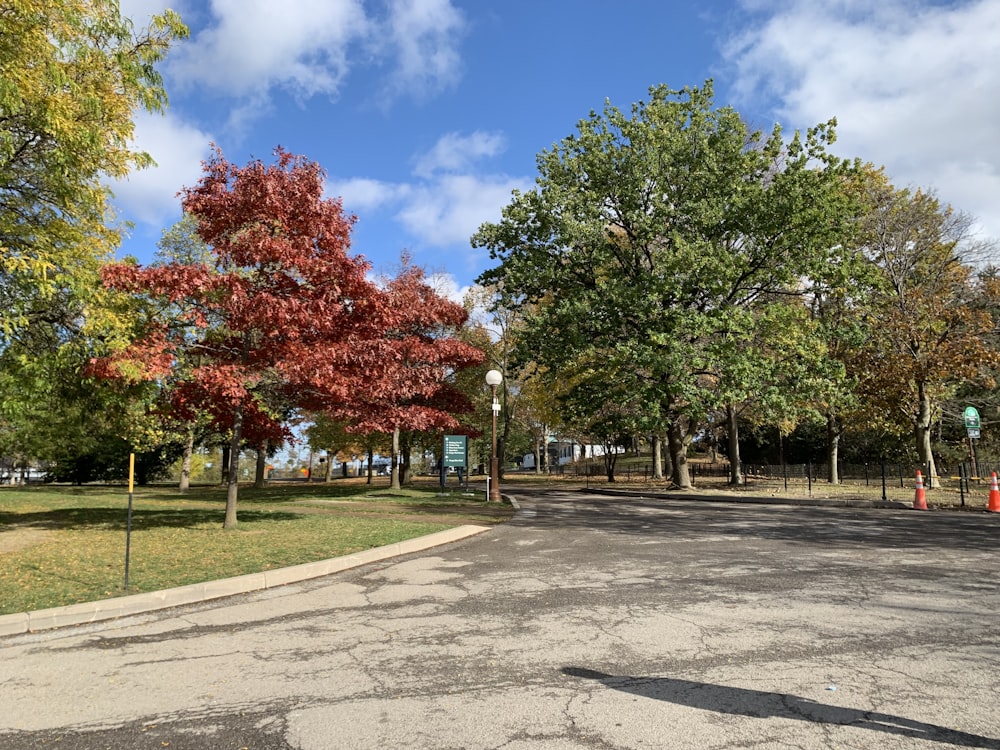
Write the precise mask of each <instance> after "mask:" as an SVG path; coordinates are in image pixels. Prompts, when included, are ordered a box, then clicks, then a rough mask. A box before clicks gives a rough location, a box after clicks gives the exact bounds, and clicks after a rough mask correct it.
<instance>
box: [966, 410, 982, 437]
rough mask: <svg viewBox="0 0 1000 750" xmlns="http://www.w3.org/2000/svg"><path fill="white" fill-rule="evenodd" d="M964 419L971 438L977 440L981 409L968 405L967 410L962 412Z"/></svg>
mask: <svg viewBox="0 0 1000 750" xmlns="http://www.w3.org/2000/svg"><path fill="white" fill-rule="evenodd" d="M962 419H963V420H964V421H965V429H966V431H967V432H968V433H969V438H970V439H971V440H977V439H978V438H979V428H980V421H979V411H978V410H977V409H976V407H975V406H966V407H965V412H964V413H963V414H962Z"/></svg>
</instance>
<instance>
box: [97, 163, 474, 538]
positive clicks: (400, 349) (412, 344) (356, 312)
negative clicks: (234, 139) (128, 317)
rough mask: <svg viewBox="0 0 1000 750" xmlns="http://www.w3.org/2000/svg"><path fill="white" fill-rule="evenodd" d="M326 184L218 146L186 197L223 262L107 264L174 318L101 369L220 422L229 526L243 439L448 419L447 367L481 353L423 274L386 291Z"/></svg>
mask: <svg viewBox="0 0 1000 750" xmlns="http://www.w3.org/2000/svg"><path fill="white" fill-rule="evenodd" d="M324 177H325V175H324V173H323V170H322V169H321V168H320V166H319V165H318V164H316V163H314V162H310V161H309V160H307V159H306V158H304V157H301V156H295V155H292V154H290V153H288V152H286V151H284V150H282V149H280V148H279V149H277V151H276V161H275V163H273V164H265V163H263V162H261V161H259V160H255V161H252V162H250V163H249V164H247V165H246V166H244V167H239V166H236V165H233V164H231V163H230V162H228V161H227V160H226V159H225V158H224V157H223V155H222V153H221V152H220V151H216V153H215V156H214V157H213V158H212V159H211V160H210V161H209V162H208V163H206V165H205V173H204V176H203V177H202V179H201V181H200V182H199V183H198V185H196V186H195V187H192V188H188V189H186V190H185V191H184V194H183V195H184V197H183V206H184V210H185V211H186V212H188V213H189V214H190V215H192V216H193V217H195V219H196V220H197V232H198V236H199V237H200V238H201V239H202V241H203V242H204V243H205V245H206V246H207V247H208V248H209V249H210V255H209V258H207V259H206V258H205V257H204V256H203V254H202V253H200V252H198V253H187V254H185V253H182V254H180V255H179V256H176V257H163V258H162V259H161V261H160V262H158V263H156V264H154V265H151V266H149V267H145V268H143V267H140V266H137V265H134V264H132V263H120V264H115V265H110V266H108V267H106V268H105V269H104V281H105V284H106V285H107V286H108V287H109V288H111V289H114V290H117V291H119V292H126V293H130V294H135V295H139V296H142V297H144V298H150V299H154V300H161V301H162V302H163V303H169V304H161V306H160V309H161V310H164V311H167V310H169V311H171V312H170V314H167V315H159V316H151V317H150V318H148V319H146V320H145V321H143V323H142V325H141V326H140V330H139V331H138V333H137V336H136V337H135V339H134V341H132V342H131V343H130V344H129V346H127V347H126V348H124V349H122V350H121V351H119V352H117V353H116V354H115V355H113V356H111V357H107V358H103V359H98V360H95V362H94V371H95V372H98V373H100V374H102V375H104V376H106V377H112V378H123V379H130V380H153V379H155V380H159V381H162V382H166V383H169V387H170V396H171V400H172V405H173V408H174V411H175V413H178V414H184V413H188V414H189V415H190V417H191V418H194V416H195V414H197V413H207V414H208V415H210V418H211V419H212V421H213V423H214V425H215V427H216V428H217V429H218V430H219V431H221V432H225V433H228V434H229V435H231V447H230V461H231V464H230V469H229V493H228V502H227V509H226V522H225V525H226V526H227V527H232V526H234V525H235V524H236V498H237V491H238V478H239V471H238V461H239V454H240V449H241V447H242V443H243V441H244V440H247V441H249V442H250V444H251V445H254V446H257V445H260V444H261V443H263V442H264V441H265V440H271V441H272V442H276V441H281V440H283V439H287V438H289V437H290V435H289V433H288V428H287V425H286V416H287V411H288V409H290V408H303V409H307V410H310V411H312V412H327V413H330V414H331V415H334V416H341V417H347V418H348V419H350V421H351V422H352V423H353V424H354V425H355V426H356V427H357V429H359V430H369V429H373V428H375V427H383V428H387V429H388V430H389V431H391V429H392V425H395V426H396V427H398V426H400V425H401V424H403V423H405V424H406V425H407V426H412V427H414V428H423V427H426V426H428V425H430V424H442V425H443V424H447V423H448V420H449V419H450V417H448V415H447V414H446V412H444V411H443V410H442V406H443V405H442V404H440V403H438V402H437V400H440V399H442V398H444V396H445V395H446V394H449V393H450V391H449V389H448V387H447V384H446V383H445V382H444V381H445V378H446V376H447V374H448V372H449V369H451V368H457V367H462V366H464V365H465V363H466V362H478V360H479V358H481V354H479V353H478V352H477V351H476V350H474V349H473V348H472V347H468V346H466V345H464V344H461V342H458V341H453V340H452V339H450V338H448V337H447V336H442V335H440V334H441V333H442V332H444V331H447V330H448V329H449V328H451V327H454V326H458V325H461V323H462V321H464V317H465V311H464V309H463V308H462V307H461V306H460V305H456V304H454V303H450V302H448V301H447V300H444V299H442V298H440V297H439V296H437V295H436V294H435V293H434V292H433V291H432V290H431V289H430V288H429V287H428V286H427V285H426V284H424V283H423V282H422V273H421V272H420V271H419V270H418V269H415V268H413V267H410V266H406V267H404V270H403V272H402V273H401V275H400V277H399V278H397V279H394V280H392V281H391V282H390V283H389V284H388V286H387V287H385V288H381V287H379V286H378V285H377V284H375V283H373V282H372V281H370V280H369V279H368V278H367V273H368V271H369V265H368V263H367V262H366V261H365V259H364V258H363V257H360V256H352V255H350V253H349V252H348V250H349V247H350V232H351V227H352V225H353V223H354V217H353V216H348V215H345V214H344V212H343V209H342V207H341V202H340V200H339V199H330V198H324V197H323V186H324ZM209 260H210V262H208V261H209Z"/></svg>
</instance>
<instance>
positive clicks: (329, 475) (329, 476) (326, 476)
mask: <svg viewBox="0 0 1000 750" xmlns="http://www.w3.org/2000/svg"><path fill="white" fill-rule="evenodd" d="M325 468H326V470H325V471H324V472H323V481H324V482H326V483H327V484H329V483H330V482H332V481H333V451H331V450H328V451H327V452H326V467H325Z"/></svg>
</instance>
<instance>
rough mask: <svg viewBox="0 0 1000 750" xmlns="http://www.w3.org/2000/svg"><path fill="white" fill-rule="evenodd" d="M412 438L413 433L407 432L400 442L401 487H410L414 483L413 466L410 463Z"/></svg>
mask: <svg viewBox="0 0 1000 750" xmlns="http://www.w3.org/2000/svg"><path fill="white" fill-rule="evenodd" d="M411 437H412V435H411V433H409V432H407V433H406V435H405V436H403V437H402V440H401V442H400V456H401V457H402V461H400V463H399V483H400V485H408V484H410V483H411V482H412V481H413V477H412V474H411V468H412V465H411V463H410V455H411V453H412V446H411V445H410V439H411Z"/></svg>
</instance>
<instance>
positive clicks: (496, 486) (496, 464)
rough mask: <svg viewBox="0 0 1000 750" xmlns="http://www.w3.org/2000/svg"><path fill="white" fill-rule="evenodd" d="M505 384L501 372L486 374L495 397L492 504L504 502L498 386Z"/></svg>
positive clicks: (491, 478) (491, 480) (490, 497)
mask: <svg viewBox="0 0 1000 750" xmlns="http://www.w3.org/2000/svg"><path fill="white" fill-rule="evenodd" d="M502 382H503V375H502V374H501V373H500V371H499V370H490V371H489V372H488V373H486V385H488V386H489V387H490V394H491V395H492V397H493V403H492V405H491V409H492V410H493V439H492V448H491V449H490V492H489V497H488V498H487V500H488V501H489V502H491V503H499V502H503V498H502V497H501V496H500V458H499V457H498V456H497V414H499V413H500V402H499V401H498V400H497V386H498V385H500V384H501V383H502Z"/></svg>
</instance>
